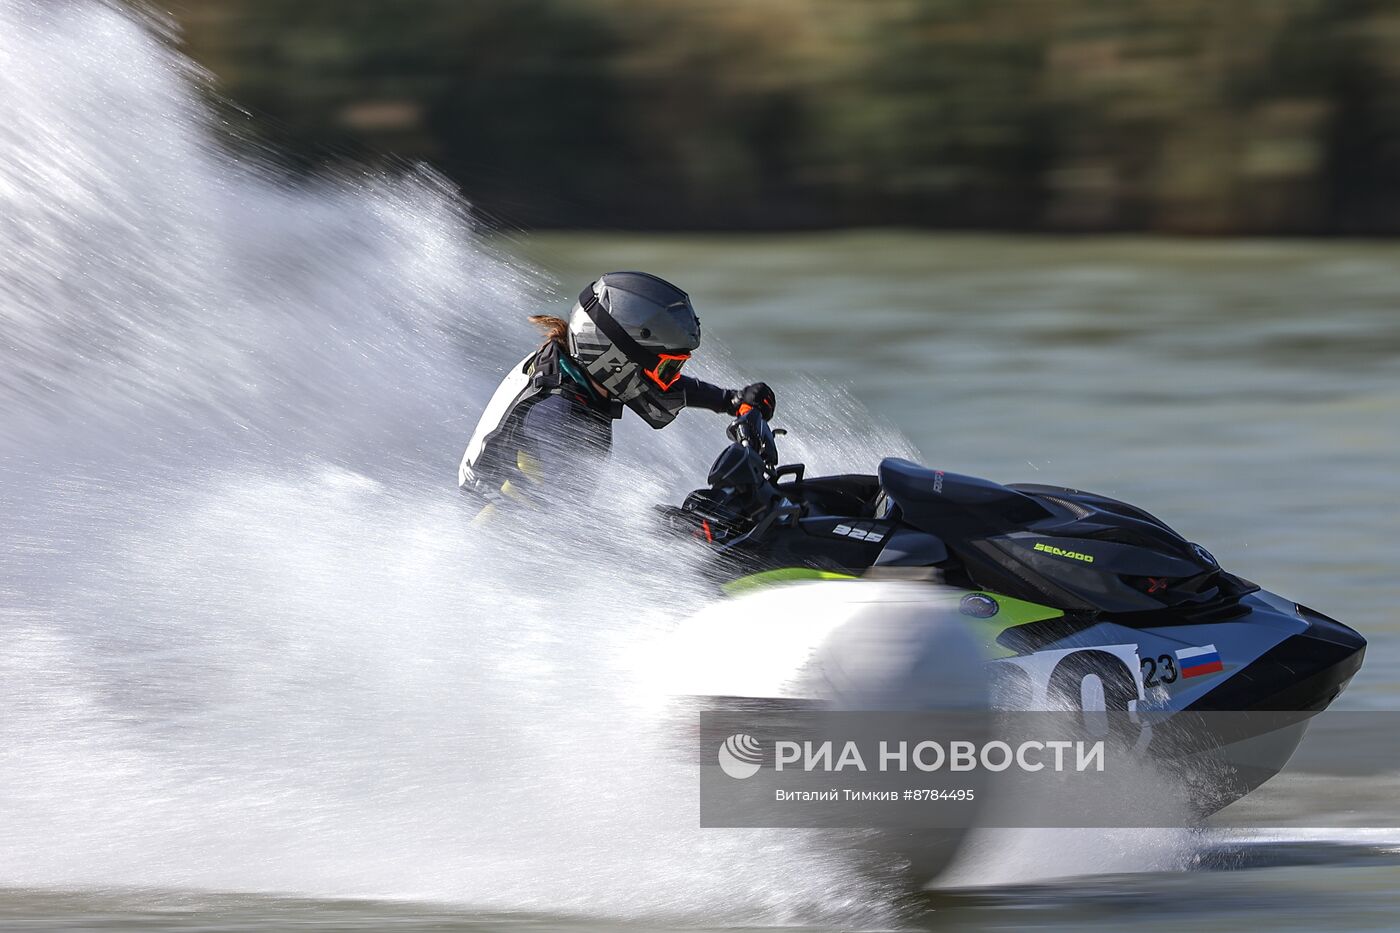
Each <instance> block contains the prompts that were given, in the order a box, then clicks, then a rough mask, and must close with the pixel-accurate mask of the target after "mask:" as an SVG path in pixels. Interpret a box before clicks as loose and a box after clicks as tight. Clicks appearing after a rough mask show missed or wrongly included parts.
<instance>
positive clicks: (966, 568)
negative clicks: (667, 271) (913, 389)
mask: <svg viewBox="0 0 1400 933" xmlns="http://www.w3.org/2000/svg"><path fill="white" fill-rule="evenodd" d="M780 433H782V432H775V431H774V430H773V429H772V428H771V427H770V426H769V425H768V423H767V422H766V421H764V420H763V419H762V417H761V416H760V415H759V413H758V412H756V411H749V412H747V413H746V414H743V415H741V416H740V417H738V418H736V419H735V420H734V422H733V423H732V424H731V425H730V426H729V429H728V435H729V438H730V441H731V443H730V444H729V446H728V447H726V448H725V450H724V451H723V452H722V453H721V454H720V455H719V457H718V458H717V459H716V460H715V462H714V465H713V466H712V467H711V469H710V473H709V477H708V486H707V488H704V489H699V490H696V491H694V492H692V493H690V495H689V496H687V497H686V499H685V501H684V503H683V504H682V505H681V506H680V507H675V506H661V507H659V508H660V511H661V513H662V516H663V518H664V522H665V525H666V526H667V527H668V528H669V529H670V530H671V531H673V532H675V533H678V534H681V535H684V536H686V537H687V538H689V539H691V540H693V541H697V542H699V543H700V544H701V545H702V546H703V547H704V548H706V549H707V552H708V553H707V555H706V556H707V560H706V567H707V571H708V572H709V573H710V574H712V575H713V577H714V578H715V580H716V582H717V583H718V584H719V585H720V586H721V588H722V589H723V590H724V592H726V593H729V594H735V593H740V592H743V591H746V590H750V589H753V588H756V587H761V586H768V585H774V584H781V583H785V582H792V581H799V580H813V579H828V580H830V579H877V580H892V579H893V580H901V579H903V580H921V581H927V582H930V583H935V584H940V585H941V586H943V587H948V588H952V589H953V590H955V591H957V592H958V593H959V594H960V596H959V599H958V613H959V615H960V616H961V617H962V619H963V620H964V621H965V623H966V627H967V629H968V631H970V632H971V633H972V634H973V636H974V638H975V640H977V641H978V642H979V643H980V644H981V645H982V647H983V650H984V652H985V654H986V657H987V659H988V661H989V662H990V663H991V664H992V665H993V669H997V670H999V671H1000V676H999V678H998V681H999V682H1000V683H1001V684H1002V685H1003V687H1004V686H1005V685H1006V684H1008V683H1009V684H1011V685H1013V686H1014V687H1016V688H1017V689H1018V690H1019V692H1020V695H1021V698H1022V699H1021V702H1022V704H1023V705H1025V706H1027V707H1030V708H1055V709H1062V708H1066V707H1068V708H1083V707H1084V704H1085V699H1086V698H1085V696H1084V695H1083V693H1082V688H1083V687H1084V686H1085V683H1086V680H1087V679H1088V677H1087V675H1088V674H1091V673H1092V674H1096V675H1098V676H1097V678H1096V680H1097V684H1094V685H1092V686H1093V688H1094V695H1093V696H1092V697H1089V698H1088V701H1089V703H1091V704H1095V705H1097V708H1100V709H1107V710H1121V711H1125V712H1126V711H1130V710H1133V711H1148V710H1155V711H1166V712H1174V711H1196V712H1214V711H1278V712H1289V711H1296V712H1317V711H1321V710H1323V709H1325V708H1326V707H1327V706H1328V705H1330V704H1331V703H1332V702H1333V701H1334V700H1335V699H1336V698H1337V697H1338V696H1339V695H1340V694H1341V692H1342V691H1343V690H1344V689H1345V688H1346V686H1347V684H1348V682H1349V681H1350V680H1351V679H1352V677H1353V676H1354V675H1355V674H1356V672H1357V671H1358V670H1359V669H1360V667H1361V662H1362V658H1363V657H1364V655H1365V650H1366V640H1365V639H1364V638H1363V637H1362V636H1361V635H1360V634H1358V633H1357V632H1356V631H1354V630H1353V629H1351V628H1349V627H1347V626H1346V625H1344V624H1342V623H1341V622H1338V621H1337V620H1335V619H1332V618H1330V617H1328V616H1326V615H1324V614H1323V613H1321V612H1318V611H1317V610H1315V609H1311V608H1308V607H1307V606H1303V605H1300V604H1298V603H1295V602H1293V601H1292V600H1289V599H1286V598H1284V597H1282V596H1279V595H1276V594H1274V593H1271V592H1268V591H1266V590H1263V589H1261V588H1260V587H1259V586H1258V585H1256V584H1254V583H1251V582H1250V581H1248V580H1245V579H1242V578H1241V577H1239V576H1236V575H1235V574H1232V573H1230V572H1229V571H1227V570H1226V569H1225V568H1223V567H1221V566H1220V564H1219V562H1218V561H1217V560H1216V559H1215V557H1214V556H1213V555H1212V554H1211V553H1210V551H1208V550H1207V549H1206V548H1205V547H1203V546H1201V545H1200V544H1197V543H1194V542H1191V541H1188V540H1187V539H1186V538H1184V537H1182V536H1181V535H1180V534H1178V533H1177V532H1176V531H1174V530H1172V529H1171V528H1170V527H1169V526H1168V525H1167V524H1165V523H1164V522H1162V521H1161V520H1160V519H1158V518H1156V517H1154V516H1153V515H1151V514H1149V513H1148V512H1146V511H1144V510H1143V509H1141V508H1138V507H1137V506H1134V505H1129V504H1128V503H1126V502H1121V501H1119V500H1116V499H1112V498H1110V497H1108V496H1103V495H1099V494H1097V493H1092V492H1086V491H1083V490H1078V489H1070V488H1065V487H1060V486H1047V485H1039V484H1024V483H1014V484H1008V485H1002V484H1000V483H996V482H993V481H991V480H986V479H981V478H978V477H974V476H966V475H962V474H958V473H953V472H949V471H945V470H939V469H931V468H928V467H925V466H921V465H919V464H917V463H913V462H910V461H908V460H903V459H897V458H887V459H885V460H882V461H881V462H880V464H879V466H878V468H877V470H876V472H875V474H874V475H862V474H846V475H837V476H819V477H809V476H807V475H806V468H805V466H804V465H803V464H800V463H799V464H788V465H779V461H778V448H777V440H776V438H777V435H778V434H780Z"/></svg>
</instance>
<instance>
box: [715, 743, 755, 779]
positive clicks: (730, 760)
mask: <svg viewBox="0 0 1400 933" xmlns="http://www.w3.org/2000/svg"><path fill="white" fill-rule="evenodd" d="M762 764H763V750H762V748H761V747H760V746H759V744H758V739H756V738H754V737H753V736H751V735H745V734H744V733H742V732H736V733H734V734H733V735H731V736H730V737H729V738H727V739H725V740H724V742H723V743H721V744H720V747H719V766H720V769H721V770H722V771H724V773H725V774H727V775H729V776H730V777H732V778H734V779H736V780H739V781H742V780H743V779H744V778H751V777H753V776H754V775H755V774H757V773H758V769H759V766H760V765H762Z"/></svg>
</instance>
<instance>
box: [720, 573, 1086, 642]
mask: <svg viewBox="0 0 1400 933" xmlns="http://www.w3.org/2000/svg"><path fill="white" fill-rule="evenodd" d="M857 579H860V578H859V577H856V576H853V575H852V574H849V573H836V572H834V571H831V570H815V569H813V568H811V567H782V568H780V569H778V570H765V571H763V572H762V573H751V574H749V575H748V576H746V577H740V578H739V579H737V580H733V581H731V582H729V583H726V584H724V586H723V587H722V589H723V590H724V594H725V595H726V596H737V595H739V594H740V593H748V592H752V591H753V590H757V589H762V588H763V587H765V586H776V585H778V584H782V583H796V582H799V581H802V580H857ZM968 596H985V597H987V598H988V599H990V600H992V601H993V602H995V603H996V604H997V612H996V615H994V616H992V617H991V618H990V619H977V618H973V617H971V616H968V615H966V614H964V615H963V619H964V620H965V621H966V622H967V626H968V628H969V629H970V630H971V631H972V634H973V636H974V637H976V638H977V640H978V641H979V642H981V644H982V648H983V650H984V651H986V652H987V656H988V657H989V658H993V659H996V658H1011V657H1015V656H1016V652H1015V651H1012V650H1011V649H1010V648H1007V647H1006V646H1005V645H1002V644H1001V643H999V642H998V641H997V639H998V638H1000V637H1001V635H1002V633H1003V632H1005V631H1006V630H1007V629H1013V628H1016V627H1017V626H1018V625H1029V624H1030V623H1032V622H1043V621H1045V620H1046V619H1058V618H1060V617H1061V616H1063V615H1064V613H1063V612H1061V611H1060V610H1059V609H1052V608H1051V607H1049V606H1042V605H1040V604H1039V603H1032V602H1027V601H1026V600H1024V599H1015V598H1014V597H1011V596H1002V595H1001V594H1000V593H988V592H986V591H984V590H968V591H963V592H959V593H958V599H959V600H960V601H961V600H962V599H965V598H967V597H968Z"/></svg>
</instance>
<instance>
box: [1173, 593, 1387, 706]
mask: <svg viewBox="0 0 1400 933" xmlns="http://www.w3.org/2000/svg"><path fill="white" fill-rule="evenodd" d="M1287 607H1288V604H1287V603H1285V602H1282V601H1280V602H1279V603H1272V604H1271V605H1270V607H1269V608H1264V606H1263V605H1262V604H1260V605H1257V606H1256V607H1255V609H1254V611H1255V612H1256V613H1266V614H1267V613H1269V612H1276V613H1280V614H1284V613H1285V612H1286V609H1287ZM1291 608H1292V612H1287V613H1286V614H1287V615H1289V616H1292V619H1290V621H1291V622H1293V624H1295V625H1296V623H1297V621H1299V620H1301V621H1302V622H1303V623H1304V624H1305V626H1306V627H1305V628H1304V629H1303V630H1302V631H1301V632H1296V634H1293V635H1290V636H1288V637H1287V638H1285V639H1284V640H1283V641H1281V642H1279V643H1278V644H1276V645H1274V647H1272V648H1270V649H1269V650H1268V651H1265V652H1264V653H1263V654H1262V655H1260V656H1259V657H1257V658H1255V659H1254V660H1253V661H1251V662H1249V663H1248V664H1246V665H1245V666H1244V667H1243V668H1242V669H1241V670H1239V671H1237V672H1236V673H1235V674H1234V675H1233V676H1231V677H1230V678H1229V679H1228V680H1226V681H1225V682H1224V683H1223V684H1221V686H1220V687H1218V688H1216V689H1215V690H1212V691H1210V692H1209V693H1207V694H1206V695H1205V696H1203V697H1201V698H1200V699H1198V700H1196V701H1195V702H1194V703H1192V704H1191V705H1190V706H1188V707H1187V709H1189V710H1197V711H1203V712H1204V711H1212V710H1221V711H1224V710H1240V711H1248V710H1259V711H1278V712H1318V711H1320V710H1324V709H1326V708H1327V707H1328V706H1330V705H1331V704H1332V701H1333V700H1335V699H1337V697H1338V696H1340V695H1341V693H1342V691H1343V690H1344V689H1346V686H1347V684H1348V683H1350V682H1351V679H1352V677H1354V676H1356V672H1357V671H1358V670H1360V669H1361V661H1362V659H1363V658H1365V656H1366V639H1365V638H1363V637H1361V634H1360V633H1359V632H1357V631H1356V630H1355V629H1352V628H1350V627H1348V626H1346V625H1343V624H1342V623H1340V622H1338V621H1337V620H1336V619H1333V618H1330V617H1328V616H1325V615H1323V614H1322V613H1320V612H1317V611H1316V610H1314V609H1309V608H1308V607H1307V606H1300V605H1297V604H1296V603H1295V604H1294V605H1293V606H1292V607H1291Z"/></svg>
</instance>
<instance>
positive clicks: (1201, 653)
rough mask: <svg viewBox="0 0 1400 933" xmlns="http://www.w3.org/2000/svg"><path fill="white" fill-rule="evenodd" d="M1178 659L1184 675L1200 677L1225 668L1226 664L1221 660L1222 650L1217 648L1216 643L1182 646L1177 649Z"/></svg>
mask: <svg viewBox="0 0 1400 933" xmlns="http://www.w3.org/2000/svg"><path fill="white" fill-rule="evenodd" d="M1176 660H1177V661H1178V662H1179V664H1180V666H1181V676H1182V677H1200V676H1201V675H1202V674H1214V673H1216V672H1217V671H1223V670H1225V665H1224V664H1222V663H1221V662H1220V652H1219V651H1216V650H1215V646H1214V645H1206V646H1204V647H1201V648H1182V649H1181V650H1179V651H1177V653H1176Z"/></svg>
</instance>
